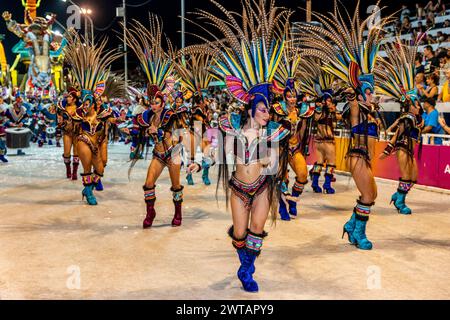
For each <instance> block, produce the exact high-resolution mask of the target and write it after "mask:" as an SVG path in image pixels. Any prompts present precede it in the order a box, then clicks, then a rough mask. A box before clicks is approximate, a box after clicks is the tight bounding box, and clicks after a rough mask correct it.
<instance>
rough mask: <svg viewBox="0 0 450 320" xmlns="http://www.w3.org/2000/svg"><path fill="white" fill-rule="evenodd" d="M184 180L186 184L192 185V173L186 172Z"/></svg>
mask: <svg viewBox="0 0 450 320" xmlns="http://www.w3.org/2000/svg"><path fill="white" fill-rule="evenodd" d="M186 180H187V183H188V185H190V186H193V185H194V179H192V173H188V174H187V175H186Z"/></svg>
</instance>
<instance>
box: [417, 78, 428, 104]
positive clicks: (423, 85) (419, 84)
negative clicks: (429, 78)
mask: <svg viewBox="0 0 450 320" xmlns="http://www.w3.org/2000/svg"><path fill="white" fill-rule="evenodd" d="M415 82H416V88H426V86H427V84H426V83H425V74H424V73H417V74H416V79H415ZM418 94H419V98H422V96H421V94H420V91H419V92H418Z"/></svg>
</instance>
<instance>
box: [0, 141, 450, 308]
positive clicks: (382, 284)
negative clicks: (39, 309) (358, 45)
mask: <svg viewBox="0 0 450 320" xmlns="http://www.w3.org/2000/svg"><path fill="white" fill-rule="evenodd" d="M25 151H26V153H27V154H28V155H27V156H23V157H16V156H9V160H10V162H9V163H8V164H0V200H1V206H0V244H1V250H0V299H406V300H410V299H449V298H450V277H449V276H448V274H449V273H448V269H449V266H450V209H449V207H450V206H449V204H450V195H449V194H445V193H438V192H432V191H427V190H423V189H421V190H420V189H418V188H414V189H413V190H412V192H410V194H409V195H408V199H407V203H408V204H409V205H410V207H411V208H412V210H413V212H414V213H413V215H411V216H402V215H399V214H397V211H396V210H395V209H394V208H393V206H390V205H389V199H390V195H391V194H392V193H393V192H394V191H395V189H396V183H394V182H388V181H379V182H378V191H379V196H378V199H377V201H376V205H375V206H374V208H373V213H374V214H373V215H372V216H371V219H370V222H369V224H368V229H367V235H368V238H369V239H370V240H371V241H372V242H373V243H374V249H373V250H372V251H361V250H357V249H356V248H355V247H353V246H351V245H349V244H348V243H347V241H346V240H345V239H341V235H342V226H343V224H344V223H345V222H346V221H347V219H348V218H349V217H350V214H351V212H352V208H353V206H354V203H355V199H356V197H357V195H358V193H357V190H356V188H355V186H354V184H353V182H352V180H351V179H350V178H349V177H347V176H337V182H336V190H337V193H336V194H335V195H325V194H323V195H322V194H319V195H317V194H314V193H313V192H312V190H311V187H310V185H308V186H307V187H306V192H305V193H304V195H303V201H302V204H301V205H300V210H299V212H300V215H299V217H298V218H297V219H296V220H293V221H291V222H284V221H280V220H278V221H277V222H278V223H277V225H276V227H271V226H270V225H269V224H268V225H267V226H266V231H268V232H269V236H268V237H267V238H266V239H267V240H266V241H265V243H264V246H263V251H262V254H261V256H260V258H258V260H257V261H256V274H255V278H256V280H257V281H258V283H259V286H260V292H259V293H256V294H251V293H245V292H244V291H242V290H241V287H240V282H239V281H238V279H237V277H236V271H237V268H238V258H237V255H236V252H235V250H234V249H233V247H232V246H231V241H230V239H229V238H228V237H227V235H226V231H227V228H228V227H229V226H230V224H231V214H230V213H228V212H227V211H226V208H225V205H224V196H223V194H222V193H219V197H218V202H216V199H215V191H216V185H215V182H216V173H215V171H213V172H212V174H211V180H212V182H213V184H212V185H211V186H209V187H206V186H204V185H203V184H202V183H201V175H200V174H196V175H194V180H195V181H196V185H195V186H187V185H186V182H185V178H184V174H183V175H182V181H183V184H185V189H184V219H183V225H182V227H180V228H173V227H171V225H170V222H171V220H172V215H173V203H172V194H171V192H170V191H169V188H170V180H169V179H168V173H167V171H165V172H164V173H163V175H162V176H161V179H160V180H159V181H158V183H157V189H156V192H157V202H156V210H157V218H156V220H155V223H154V226H153V227H152V228H151V229H148V230H143V229H142V220H143V219H144V217H145V203H144V201H143V192H142V184H143V182H144V179H145V174H146V168H147V165H148V161H140V163H138V164H137V165H136V167H135V169H134V171H133V172H132V175H131V180H130V181H129V180H128V177H127V171H128V167H129V163H128V162H127V158H128V146H124V145H122V144H121V145H119V144H116V145H112V146H111V147H110V153H109V155H110V160H109V163H108V166H107V168H106V171H105V179H104V182H103V184H104V186H105V190H104V191H103V192H101V193H99V192H96V195H97V199H98V202H99V205H98V206H94V207H91V206H88V205H86V203H85V202H84V201H81V190H82V184H81V181H80V180H78V181H75V182H73V181H69V180H67V179H65V178H64V177H65V167H64V163H63V161H62V157H61V153H62V149H61V148H56V147H54V146H45V147H44V148H42V149H38V148H37V147H35V146H33V147H32V148H31V149H27V150H25ZM11 152H12V151H11ZM291 181H292V180H291Z"/></svg>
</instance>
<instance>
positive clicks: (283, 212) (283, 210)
mask: <svg viewBox="0 0 450 320" xmlns="http://www.w3.org/2000/svg"><path fill="white" fill-rule="evenodd" d="M278 213H279V214H280V217H281V220H284V221H289V220H291V217H290V216H289V212H288V209H287V207H286V203H285V202H284V201H283V199H281V197H280V199H279V207H278Z"/></svg>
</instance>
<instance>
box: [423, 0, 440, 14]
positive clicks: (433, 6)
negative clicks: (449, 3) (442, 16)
mask: <svg viewBox="0 0 450 320" xmlns="http://www.w3.org/2000/svg"><path fill="white" fill-rule="evenodd" d="M440 4H441V0H438V1H437V2H436V4H433V1H432V0H430V1H429V2H428V3H427V5H426V6H425V7H424V8H423V9H424V10H425V12H426V13H427V16H428V15H429V14H430V13H432V14H433V16H434V14H435V13H436V12H437V10H438V8H439V6H440Z"/></svg>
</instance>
